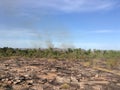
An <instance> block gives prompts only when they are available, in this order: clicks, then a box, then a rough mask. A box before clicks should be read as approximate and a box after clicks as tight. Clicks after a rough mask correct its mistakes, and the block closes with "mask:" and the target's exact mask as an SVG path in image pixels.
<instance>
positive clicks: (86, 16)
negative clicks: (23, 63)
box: [0, 0, 120, 50]
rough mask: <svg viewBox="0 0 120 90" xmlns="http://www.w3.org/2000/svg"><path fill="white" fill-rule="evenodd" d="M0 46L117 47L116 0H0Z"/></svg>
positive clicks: (119, 17)
mask: <svg viewBox="0 0 120 90" xmlns="http://www.w3.org/2000/svg"><path fill="white" fill-rule="evenodd" d="M0 47H12V48H46V47H54V48H83V49H106V50H111V49H112V50H120V0H0Z"/></svg>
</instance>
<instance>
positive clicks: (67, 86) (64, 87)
mask: <svg viewBox="0 0 120 90" xmlns="http://www.w3.org/2000/svg"><path fill="white" fill-rule="evenodd" d="M69 88H70V86H69V85H68V84H67V83H64V84H62V85H61V89H69Z"/></svg>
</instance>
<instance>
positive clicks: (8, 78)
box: [0, 57, 120, 90]
mask: <svg viewBox="0 0 120 90" xmlns="http://www.w3.org/2000/svg"><path fill="white" fill-rule="evenodd" d="M85 65H86V64H85V63H84V62H80V61H78V60H71V61H70V60H57V59H46V58H20V57H19V58H13V59H7V58H6V59H4V60H2V59H1V60H0V90H120V73H119V74H118V72H117V70H108V69H105V68H104V69H103V68H98V67H91V66H87V65H86V66H85ZM118 71H119V70H118Z"/></svg>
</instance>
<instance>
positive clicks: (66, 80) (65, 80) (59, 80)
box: [56, 76, 70, 84]
mask: <svg viewBox="0 0 120 90" xmlns="http://www.w3.org/2000/svg"><path fill="white" fill-rule="evenodd" d="M56 82H57V83H59V84H62V83H70V78H67V77H59V76H57V77H56Z"/></svg>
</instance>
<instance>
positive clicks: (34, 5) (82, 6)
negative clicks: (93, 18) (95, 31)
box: [0, 0, 118, 12]
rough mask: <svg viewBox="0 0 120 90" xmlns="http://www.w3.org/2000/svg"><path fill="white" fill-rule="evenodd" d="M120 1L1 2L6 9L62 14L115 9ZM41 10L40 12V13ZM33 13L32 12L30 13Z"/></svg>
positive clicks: (16, 0)
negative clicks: (58, 12)
mask: <svg viewBox="0 0 120 90" xmlns="http://www.w3.org/2000/svg"><path fill="white" fill-rule="evenodd" d="M117 1H118V0H114V1H113V0H10V1H9V0H0V2H1V4H0V6H2V7H3V8H5V9H8V10H9V9H10V8H11V9H17V10H18V9H22V10H23V11H27V9H34V10H33V11H35V10H37V12H41V11H42V12H43V11H45V10H46V11H49V10H50V11H62V12H81V11H96V10H104V9H109V8H113V7H114V6H115V5H116V4H117ZM38 10H39V11H38ZM29 12H31V11H29Z"/></svg>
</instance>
